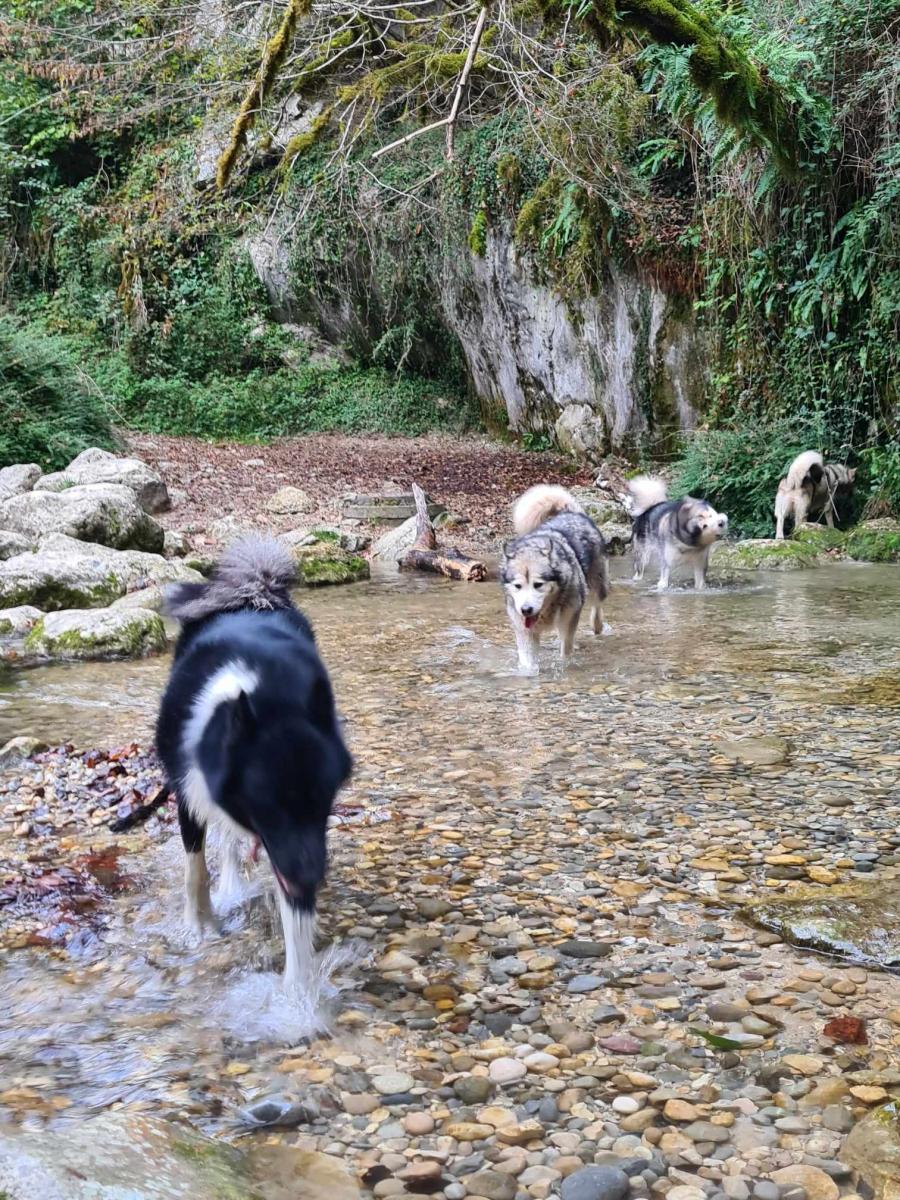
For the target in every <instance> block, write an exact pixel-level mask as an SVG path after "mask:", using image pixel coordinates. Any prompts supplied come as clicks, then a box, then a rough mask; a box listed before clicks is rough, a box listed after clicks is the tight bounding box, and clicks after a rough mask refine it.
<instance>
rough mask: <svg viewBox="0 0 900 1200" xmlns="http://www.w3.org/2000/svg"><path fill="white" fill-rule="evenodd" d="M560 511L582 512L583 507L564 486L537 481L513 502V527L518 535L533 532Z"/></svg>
mask: <svg viewBox="0 0 900 1200" xmlns="http://www.w3.org/2000/svg"><path fill="white" fill-rule="evenodd" d="M561 512H571V513H583V512H584V509H583V508H582V507H581V505H580V504H579V503H578V501H577V500H576V499H575V497H574V496H573V495H572V493H571V492H567V491H566V489H565V488H563V487H554V486H553V485H552V484H548V483H539V484H538V485H537V487H533V488H529V489H528V491H527V492H525V494H524V495H522V496H520V497H519V499H518V500H517V501H516V503H515V504H514V506H513V514H512V521H513V529H515V531H516V533H517V534H518V535H519V536H520V537H521V536H522V534H523V533H533V532H534V530H535V529H537V527H538V526H539V525H543V523H544V522H545V521H549V520H550V518H551V517H555V516H556V514H557V513H561Z"/></svg>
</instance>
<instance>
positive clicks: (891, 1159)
mask: <svg viewBox="0 0 900 1200" xmlns="http://www.w3.org/2000/svg"><path fill="white" fill-rule="evenodd" d="M838 1157H839V1159H840V1161H841V1162H842V1163H846V1165H847V1166H848V1167H850V1168H851V1169H852V1170H854V1171H856V1172H857V1173H858V1174H859V1175H860V1176H861V1178H862V1179H864V1180H865V1181H866V1183H867V1184H868V1185H869V1187H870V1188H871V1190H872V1193H873V1194H874V1196H875V1200H896V1197H897V1196H900V1101H898V1100H897V1099H894V1100H891V1101H889V1102H888V1103H887V1104H883V1105H881V1107H880V1108H876V1109H875V1111H874V1112H871V1113H869V1114H868V1116H865V1117H863V1119H862V1120H861V1121H858V1122H857V1123H856V1125H854V1126H853V1128H852V1129H851V1130H850V1135H849V1137H848V1138H847V1140H846V1141H845V1142H844V1144H843V1146H842V1147H841V1152H840V1154H839V1156H838Z"/></svg>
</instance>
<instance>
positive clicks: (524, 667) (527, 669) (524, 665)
mask: <svg viewBox="0 0 900 1200" xmlns="http://www.w3.org/2000/svg"><path fill="white" fill-rule="evenodd" d="M540 673H541V668H540V667H539V665H538V664H537V663H536V662H522V661H521V660H520V661H519V674H520V675H526V676H528V675H540Z"/></svg>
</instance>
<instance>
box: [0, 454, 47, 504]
mask: <svg viewBox="0 0 900 1200" xmlns="http://www.w3.org/2000/svg"><path fill="white" fill-rule="evenodd" d="M40 477H41V468H40V467H39V466H38V465H37V463H16V464H15V465H14V466H12V467H3V468H2V469H0V500H6V499H7V498H8V497H9V496H18V494H19V493H20V492H30V491H31V489H32V488H33V487H34V485H35V484H36V483H37V481H38V480H39V479H40Z"/></svg>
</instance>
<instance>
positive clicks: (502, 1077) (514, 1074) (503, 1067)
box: [488, 1058, 528, 1087]
mask: <svg viewBox="0 0 900 1200" xmlns="http://www.w3.org/2000/svg"><path fill="white" fill-rule="evenodd" d="M527 1074H528V1068H527V1067H526V1066H525V1063H524V1062H522V1061H521V1060H520V1059H517V1058H495V1059H494V1061H493V1062H492V1063H491V1065H490V1066H489V1067H488V1075H489V1076H490V1078H491V1080H492V1081H493V1082H494V1083H499V1084H500V1086H501V1087H503V1086H504V1085H505V1084H507V1083H515V1082H516V1080H517V1079H524V1077H525V1076H526V1075H527Z"/></svg>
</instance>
